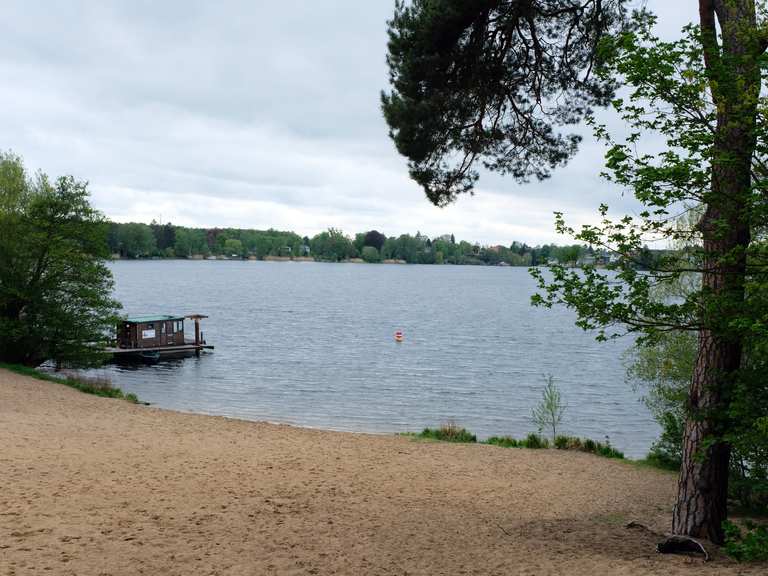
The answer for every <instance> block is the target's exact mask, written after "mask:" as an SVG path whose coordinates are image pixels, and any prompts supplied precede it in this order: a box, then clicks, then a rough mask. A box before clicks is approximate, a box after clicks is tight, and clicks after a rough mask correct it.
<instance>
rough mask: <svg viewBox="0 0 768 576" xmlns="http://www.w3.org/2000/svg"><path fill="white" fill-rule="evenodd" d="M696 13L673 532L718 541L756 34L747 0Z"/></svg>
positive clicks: (746, 211)
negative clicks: (690, 322) (697, 243)
mask: <svg viewBox="0 0 768 576" xmlns="http://www.w3.org/2000/svg"><path fill="white" fill-rule="evenodd" d="M699 13H700V19H701V30H702V38H703V42H704V55H705V64H706V66H707V70H708V73H709V75H710V79H711V91H712V96H713V100H714V101H715V104H716V105H717V127H716V133H715V141H714V150H713V158H712V188H711V191H710V192H709V193H708V194H707V195H706V197H705V198H704V202H705V204H706V207H707V208H706V212H705V214H704V217H703V218H702V220H701V222H700V223H699V227H700V230H701V232H702V236H703V240H704V242H703V248H704V258H703V264H704V265H703V274H702V289H703V291H702V294H703V300H702V310H701V318H700V320H701V323H702V326H703V328H702V329H701V330H700V332H699V347H698V354H697V357H696V364H695V367H694V373H693V377H692V379H691V386H690V391H689V406H688V408H689V415H688V419H687V422H686V425H685V432H684V436H683V462H682V467H681V470H680V478H679V480H678V496H677V503H676V505H675V510H674V514H673V518H672V532H673V533H674V534H682V535H686V536H691V537H694V538H706V539H708V540H711V541H712V542H715V543H718V544H720V543H722V542H723V528H722V524H723V521H724V520H725V519H726V517H727V496H728V469H729V460H730V446H729V445H728V444H727V443H726V442H725V441H724V440H723V436H724V435H725V433H726V432H727V429H728V423H727V417H728V414H727V413H728V408H729V405H730V400H731V390H732V386H733V380H734V376H735V374H736V372H737V371H738V370H739V368H740V365H741V355H742V354H741V353H742V341H741V338H742V337H741V335H740V334H739V333H738V331H736V330H734V328H733V326H732V324H731V322H730V321H732V320H734V319H736V318H739V317H740V316H741V314H742V313H743V306H744V282H745V278H746V250H747V247H748V246H749V243H750V226H749V225H750V188H751V165H752V156H753V154H754V150H755V144H756V137H755V119H756V104H757V96H758V94H759V87H760V72H759V68H758V66H757V60H758V57H759V55H760V53H761V50H760V44H761V41H760V40H759V37H758V33H757V28H756V19H755V4H754V0H699ZM715 17H717V21H718V22H719V24H720V29H721V31H722V46H719V45H718V40H717V28H716V25H715Z"/></svg>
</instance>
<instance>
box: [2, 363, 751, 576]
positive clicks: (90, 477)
mask: <svg viewBox="0 0 768 576" xmlns="http://www.w3.org/2000/svg"><path fill="white" fill-rule="evenodd" d="M673 493H674V477H673V476H670V475H668V474H664V473H660V472H655V471H651V470H641V469H638V468H636V467H634V466H632V465H628V464H623V463H620V462H615V461H609V460H605V459H601V458H597V457H594V456H590V455H586V454H577V453H563V452H559V451H554V450H551V451H549V450H548V451H534V450H514V449H502V448H496V447H491V446H467V445H449V444H432V443H421V442H415V441H411V440H408V439H405V438H397V437H386V436H371V435H361V434H344V433H334V432H323V431H315V430H305V429H299V428H292V427H288V426H274V425H268V424H261V423H252V422H243V421H237V420H229V419H225V418H217V417H207V416H198V415H187V414H179V413H174V412H167V411H162V410H157V409H153V408H148V407H143V406H133V405H130V404H128V403H126V402H123V401H119V400H108V399H101V398H96V397H93V396H89V395H85V394H81V393H79V392H76V391H74V390H71V389H69V388H66V387H64V386H60V385H56V384H50V383H46V382H40V381H37V380H33V379H29V378H26V377H22V376H18V375H15V374H11V373H8V372H5V371H2V370H0V575H2V576H6V575H22V574H35V575H37V574H77V575H117V574H151V575H156V574H179V575H182V574H183V575H196V574H249V575H250V574H399V575H405V574H425V575H426V574H430V575H432V574H451V575H454V574H456V575H458V574H499V575H506V574H531V575H534V574H535V575H542V574H570V575H581V574H585V575H586V574H588V575H590V576H597V575H601V574H633V575H634V574H738V573H749V574H760V573H762V574H765V573H766V572H765V567H762V568H758V567H752V568H749V569H745V568H743V567H739V566H738V565H735V564H732V563H730V562H728V561H727V560H718V561H716V562H711V563H709V564H706V565H704V564H702V563H701V562H700V561H699V560H692V559H686V558H681V557H662V556H657V555H656V554H655V553H654V552H653V543H654V541H653V538H652V537H649V536H647V535H645V534H644V533H642V532H638V531H632V530H627V529H625V528H624V527H623V525H624V524H625V523H626V522H627V521H629V520H631V519H634V520H639V521H642V522H644V523H646V524H648V525H650V526H652V527H653V528H656V529H659V530H663V529H664V528H665V527H666V523H667V521H668V517H669V509H670V506H671V504H672V498H673Z"/></svg>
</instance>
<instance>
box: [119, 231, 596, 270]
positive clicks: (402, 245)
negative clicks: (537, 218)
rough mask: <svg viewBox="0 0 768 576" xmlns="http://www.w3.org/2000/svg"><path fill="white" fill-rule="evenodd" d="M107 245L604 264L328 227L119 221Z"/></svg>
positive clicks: (543, 249) (565, 254)
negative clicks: (304, 230)
mask: <svg viewBox="0 0 768 576" xmlns="http://www.w3.org/2000/svg"><path fill="white" fill-rule="evenodd" d="M108 241H109V247H110V249H111V251H112V253H113V254H115V255H119V256H120V257H121V258H153V257H160V258H200V257H208V256H220V257H226V258H249V257H250V258H256V259H259V260H262V259H264V258H269V257H278V258H298V257H302V258H313V259H315V260H320V261H327V262H340V261H344V260H351V259H355V258H360V259H362V260H364V261H366V262H381V261H384V260H390V261H391V260H395V261H403V262H406V263H408V264H480V265H483V264H486V265H509V266H531V265H533V266H536V265H538V264H546V263H548V262H552V261H556V262H559V263H562V264H574V265H575V264H579V263H584V262H591V263H598V264H599V263H601V260H605V261H607V260H608V259H609V256H608V255H607V254H598V253H596V252H594V251H593V250H591V249H588V248H586V247H584V246H580V245H572V246H557V245H554V244H546V245H544V246H528V245H527V244H525V243H520V242H512V244H511V245H509V246H502V245H496V246H481V245H479V244H472V243H470V242H466V241H463V240H462V241H458V242H457V241H456V239H455V238H454V236H453V234H446V235H443V236H439V237H436V238H429V237H428V236H425V235H424V234H420V233H418V232H417V233H416V234H415V235H413V236H412V235H410V234H402V235H400V236H397V237H395V236H386V235H384V234H382V233H380V232H378V231H376V230H370V231H368V232H361V233H359V234H356V235H355V236H354V237H350V236H347V235H345V234H344V233H343V232H342V231H341V230H337V229H335V228H330V229H328V230H327V231H325V232H321V233H319V234H317V235H315V236H313V237H312V238H309V237H307V236H304V237H302V236H299V235H298V234H296V233H294V232H283V231H279V230H272V229H270V230H250V229H249V230H243V229H238V228H187V227H184V226H174V225H173V224H171V223H168V224H158V223H157V222H152V223H151V224H140V223H133V222H131V223H126V224H121V223H117V222H112V223H110V226H109V236H108Z"/></svg>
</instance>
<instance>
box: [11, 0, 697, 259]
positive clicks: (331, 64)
mask: <svg viewBox="0 0 768 576" xmlns="http://www.w3.org/2000/svg"><path fill="white" fill-rule="evenodd" d="M649 4H650V7H651V8H652V9H657V10H658V11H659V12H660V21H661V22H662V25H663V32H664V33H665V34H667V35H669V36H673V35H674V34H675V31H676V30H678V29H679V28H680V27H681V26H682V24H684V23H685V20H686V17H690V18H693V17H695V14H694V9H693V8H692V7H690V6H687V5H686V6H680V3H666V4H664V3H661V2H660V1H654V2H650V3H649ZM392 8H393V5H392V2H391V1H390V0H386V1H376V2H373V1H371V2H354V1H352V0H345V1H340V0H339V1H335V2H306V1H304V2H301V1H297V0H291V1H283V2H280V3H272V2H245V1H241V2H219V3H209V2H190V1H185V2H181V1H168V2H148V1H141V2H137V1H131V2H128V1H123V2H98V3H97V2H87V1H81V2H67V3H55V2H31V1H21V0H19V1H15V2H14V1H10V2H6V3H4V7H3V11H4V17H3V19H2V20H0V74H2V77H3V79H4V81H3V84H2V85H0V126H2V128H3V130H2V133H3V135H4V140H3V141H2V142H0V145H1V146H2V147H3V148H6V149H7V148H11V149H13V150H14V151H15V152H17V153H19V154H21V155H22V156H24V158H25V160H26V161H27V164H28V166H29V167H31V168H33V169H43V170H44V171H46V172H48V173H49V174H51V175H59V174H65V173H71V174H75V175H76V176H77V177H80V178H83V179H86V180H88V181H89V182H90V184H91V190H92V192H93V200H94V204H95V205H96V206H97V207H98V208H99V209H101V210H102V211H103V212H105V213H106V214H107V215H108V216H109V217H111V218H113V219H115V220H118V221H128V220H135V221H149V220H151V219H153V218H155V219H160V218H162V219H163V220H164V221H168V220H170V221H172V222H175V223H178V224H186V225H199V226H237V227H256V228H269V227H274V228H280V229H291V230H295V231H296V232H298V233H300V234H302V235H304V234H306V235H312V234H314V233H316V232H318V231H320V230H322V229H324V228H327V227H329V226H335V227H340V228H342V229H344V230H345V231H347V232H349V233H353V232H356V231H362V230H366V229H370V228H377V229H380V230H382V231H384V232H386V233H387V234H390V235H397V234H401V233H404V232H415V231H416V230H420V231H421V232H422V233H426V234H430V235H438V234H443V233H448V232H453V233H454V234H455V235H456V236H457V237H458V238H463V239H468V240H471V241H477V242H482V243H491V244H496V243H504V244H508V243H510V242H511V241H512V240H520V241H525V242H528V243H531V244H535V243H540V242H549V241H556V240H559V241H564V239H563V238H558V237H557V236H556V235H555V233H554V230H553V225H552V222H553V218H552V211H553V210H555V209H558V210H562V211H564V212H565V213H566V215H567V216H568V217H569V219H570V220H571V221H572V222H574V223H583V222H588V221H590V220H591V219H594V214H595V212H594V209H595V208H596V207H597V205H599V204H600V203H601V202H609V203H610V204H611V205H612V207H614V208H615V209H617V210H619V211H623V210H628V211H630V212H631V211H632V210H635V209H636V208H635V206H634V204H633V203H632V201H631V199H629V198H627V197H622V196H621V195H620V194H619V191H617V190H615V189H611V188H610V187H609V186H607V185H606V183H605V182H603V181H601V180H600V179H599V177H598V172H599V170H600V167H601V165H602V154H603V151H602V149H601V147H600V146H599V145H598V144H595V143H594V142H592V141H591V140H590V139H589V138H587V139H586V140H585V143H584V145H583V146H582V151H581V152H580V154H579V156H578V157H577V158H576V159H575V160H574V161H573V162H572V163H571V164H570V165H569V166H568V167H567V168H564V169H562V170H559V171H558V172H557V173H556V174H555V176H554V177H553V178H552V179H550V180H548V181H545V182H534V183H531V184H529V185H519V184H516V183H515V182H513V181H512V180H511V179H508V178H503V177H500V176H498V175H491V174H489V175H484V177H483V178H482V180H481V182H480V184H479V187H478V190H477V193H476V195H475V196H474V197H466V198H462V199H460V200H459V201H458V202H457V203H456V204H454V205H452V206H449V207H448V208H444V209H439V208H436V207H434V206H432V205H431V204H429V203H428V202H427V200H426V199H425V198H424V195H423V192H422V191H421V190H420V189H419V188H418V186H416V185H415V184H414V183H413V182H411V181H410V180H409V179H408V175H407V168H406V163H405V161H404V160H403V159H402V158H400V157H399V156H398V155H397V154H396V152H395V150H394V148H393V145H392V144H391V142H390V141H389V139H388V137H387V128H386V125H385V123H384V121H383V119H382V116H381V113H380V111H379V91H380V90H381V89H382V88H385V87H386V84H387V71H386V66H385V61H384V57H385V50H386V25H385V21H386V20H387V19H388V18H389V17H390V16H391V13H392Z"/></svg>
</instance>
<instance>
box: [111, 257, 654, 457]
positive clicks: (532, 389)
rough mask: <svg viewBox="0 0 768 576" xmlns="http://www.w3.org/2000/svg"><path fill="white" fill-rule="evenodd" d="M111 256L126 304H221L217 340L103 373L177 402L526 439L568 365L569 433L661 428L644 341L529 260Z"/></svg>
mask: <svg viewBox="0 0 768 576" xmlns="http://www.w3.org/2000/svg"><path fill="white" fill-rule="evenodd" d="M110 266H111V268H112V271H113V272H114V275H115V281H116V287H115V295H116V297H117V298H118V299H119V300H120V301H121V302H122V303H123V305H124V312H125V313H127V314H129V315H138V314H145V313H146V314H190V313H201V314H207V315H208V316H210V318H208V319H206V320H203V321H202V330H203V333H204V335H205V339H206V340H207V341H208V343H209V344H213V345H215V347H216V349H215V351H214V352H212V353H207V354H204V355H202V356H200V357H199V358H188V359H184V360H175V361H169V362H163V363H158V364H156V365H151V366H146V365H139V366H118V365H108V366H107V367H105V368H104V369H100V370H99V371H98V372H99V373H104V372H105V373H106V374H107V375H108V376H109V377H110V378H111V379H112V382H113V383H114V384H115V385H116V386H119V387H120V388H122V389H123V390H124V391H126V392H134V393H136V394H137V395H138V396H139V398H140V399H141V400H144V401H147V402H151V403H152V404H155V405H157V406H160V407H163V408H171V409H174V410H183V411H190V412H201V413H206V414H220V415H225V416H233V417H237V418H245V419H250V420H266V421H270V422H282V423H290V424H296V425H300V426H309V427H318V428H328V429H334V430H350V431H361V432H375V433H394V432H401V431H416V430H420V429H421V428H423V427H424V426H439V425H440V424H442V423H447V422H455V423H457V424H460V425H462V426H465V427H467V428H468V429H470V430H471V431H472V432H474V433H476V434H477V435H478V436H479V437H481V438H484V437H487V436H490V435H503V434H510V435H513V436H516V437H520V436H524V435H525V434H527V433H528V432H531V431H535V430H534V426H533V424H532V423H531V420H530V414H531V408H532V407H533V406H534V405H535V404H536V403H537V402H538V401H539V399H540V397H541V390H542V387H543V386H544V384H545V380H544V375H546V374H552V375H553V376H554V377H555V380H556V382H557V384H558V385H559V386H560V389H561V391H562V394H563V397H564V399H565V401H566V403H567V410H566V412H565V416H564V420H563V424H562V428H563V431H564V432H566V433H569V434H574V435H579V436H585V437H590V438H594V439H597V440H603V439H604V438H605V436H606V435H607V436H609V437H610V441H611V443H612V444H613V445H615V446H617V447H618V448H619V449H622V450H624V451H625V452H626V453H627V455H628V456H632V457H640V456H643V455H645V453H646V451H647V450H648V448H649V446H650V444H651V442H652V441H653V440H654V439H655V437H656V435H657V433H658V427H657V426H656V424H655V423H654V422H653V420H652V419H651V417H650V414H649V413H648V411H647V409H646V408H645V407H644V406H643V404H642V403H641V402H640V399H639V393H638V392H636V391H633V389H632V387H631V386H630V385H629V384H628V383H627V382H626V381H625V370H624V367H623V364H622V359H621V356H622V353H623V352H624V351H625V350H626V348H627V347H628V346H629V345H630V343H631V342H630V341H629V340H628V339H619V340H617V341H612V342H607V343H600V342H597V341H595V339H594V336H593V335H591V334H588V333H585V332H583V331H582V330H581V329H579V328H576V327H575V326H574V324H573V321H574V314H573V313H572V312H570V311H568V310H566V309H564V308H556V309H552V310H544V309H537V308H533V307H532V306H531V305H530V303H529V300H530V296H531V294H532V293H533V291H534V288H535V284H534V281H533V279H532V278H531V277H530V276H529V274H528V272H527V270H526V269H525V268H502V267H475V266H415V265H408V266H404V265H375V264H374V265H368V264H321V263H295V262H256V261H184V260H167V261H135V262H131V261H118V262H114V263H112V264H111V265H110ZM396 330H402V331H403V333H404V341H403V342H401V343H397V342H395V340H394V332H395V331H396ZM186 331H187V337H189V336H190V334H193V326H192V324H191V322H190V321H187V326H186Z"/></svg>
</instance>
